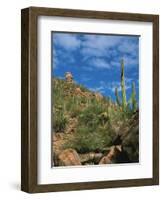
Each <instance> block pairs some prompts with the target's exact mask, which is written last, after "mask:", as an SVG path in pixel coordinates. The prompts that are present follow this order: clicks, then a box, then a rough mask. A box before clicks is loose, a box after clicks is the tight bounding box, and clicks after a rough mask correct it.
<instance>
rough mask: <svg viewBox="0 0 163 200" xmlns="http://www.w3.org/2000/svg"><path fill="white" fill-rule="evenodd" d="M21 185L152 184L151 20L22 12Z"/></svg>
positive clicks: (154, 20)
mask: <svg viewBox="0 0 163 200" xmlns="http://www.w3.org/2000/svg"><path fill="white" fill-rule="evenodd" d="M21 19H22V34H21V35H22V38H21V41H22V54H21V58H22V68H21V69H22V72H21V73H22V75H21V76H22V79H21V80H22V83H21V85H22V88H21V94H22V107H21V110H22V123H21V125H22V126H21V132H22V135H21V147H22V148H21V159H22V162H21V163H22V164H21V188H22V190H23V191H25V192H29V193H36V192H53V191H67V190H82V189H102V188H112V187H129V186H147V185H158V184H159V16H158V15H151V14H133V13H117V12H101V11H87V10H85V11H84V10H69V9H57V8H38V7H30V8H26V9H22V12H21Z"/></svg>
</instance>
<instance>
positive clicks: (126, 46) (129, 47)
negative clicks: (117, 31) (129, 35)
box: [118, 40, 138, 55]
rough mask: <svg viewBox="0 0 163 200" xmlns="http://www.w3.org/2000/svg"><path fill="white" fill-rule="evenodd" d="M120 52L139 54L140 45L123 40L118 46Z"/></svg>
mask: <svg viewBox="0 0 163 200" xmlns="http://www.w3.org/2000/svg"><path fill="white" fill-rule="evenodd" d="M118 50H119V51H120V52H122V53H129V54H134V55H135V54H136V53H138V45H137V44H135V43H131V42H129V41H128V40H123V41H122V42H121V44H120V45H119V46H118Z"/></svg>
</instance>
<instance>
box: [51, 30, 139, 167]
mask: <svg viewBox="0 0 163 200" xmlns="http://www.w3.org/2000/svg"><path fill="white" fill-rule="evenodd" d="M139 38H140V36H139V35H116V34H96V33H73V32H54V31H53V32H52V33H51V57H52V63H51V64H52V74H51V77H52V80H51V95H52V103H51V104H52V120H51V121H52V166H53V167H61V166H62V167H63V166H81V165H103V164H108V165H110V164H123V163H139Z"/></svg>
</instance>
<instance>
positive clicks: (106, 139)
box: [64, 126, 114, 153]
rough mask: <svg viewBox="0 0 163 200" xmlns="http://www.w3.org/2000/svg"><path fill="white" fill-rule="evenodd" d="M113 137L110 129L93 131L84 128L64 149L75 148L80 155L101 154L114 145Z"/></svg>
mask: <svg viewBox="0 0 163 200" xmlns="http://www.w3.org/2000/svg"><path fill="white" fill-rule="evenodd" d="M113 136H114V133H113V132H111V130H109V128H108V129H100V128H98V129H97V130H93V129H91V128H88V127H87V126H82V127H79V128H78V129H77V131H76V134H75V137H74V138H73V139H70V140H69V141H67V142H66V143H65V144H64V148H65V149H66V148H73V149H75V150H76V151H77V152H78V153H88V152H100V151H103V149H104V148H106V147H109V146H111V145H112V141H113Z"/></svg>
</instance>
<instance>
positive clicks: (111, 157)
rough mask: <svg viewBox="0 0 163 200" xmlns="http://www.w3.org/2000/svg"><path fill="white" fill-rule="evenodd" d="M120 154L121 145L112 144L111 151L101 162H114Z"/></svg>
mask: <svg viewBox="0 0 163 200" xmlns="http://www.w3.org/2000/svg"><path fill="white" fill-rule="evenodd" d="M119 154H121V146H120V145H117V146H112V147H110V151H109V153H108V154H107V155H106V156H104V157H103V158H102V159H101V160H100V162H99V164H112V163H114V162H115V160H116V157H117V156H119Z"/></svg>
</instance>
